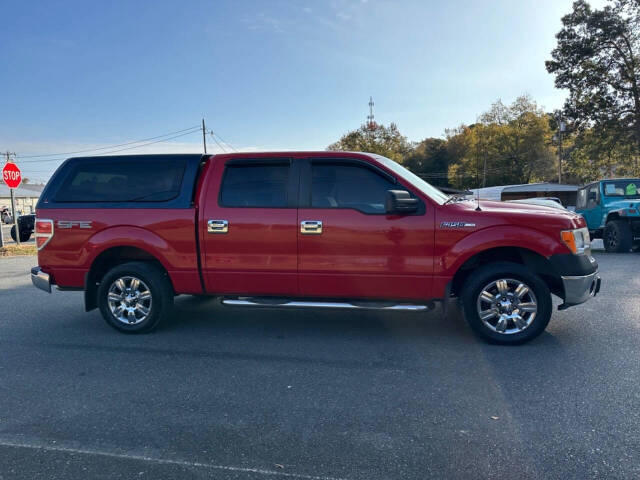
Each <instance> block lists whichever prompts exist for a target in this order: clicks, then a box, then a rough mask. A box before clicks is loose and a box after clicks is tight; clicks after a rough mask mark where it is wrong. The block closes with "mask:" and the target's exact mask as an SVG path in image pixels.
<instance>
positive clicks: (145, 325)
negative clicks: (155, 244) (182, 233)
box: [97, 262, 174, 333]
mask: <svg viewBox="0 0 640 480" xmlns="http://www.w3.org/2000/svg"><path fill="white" fill-rule="evenodd" d="M124 277H135V278H137V279H139V280H141V281H142V283H143V285H144V286H145V287H147V288H148V291H149V292H150V294H151V301H150V308H149V309H148V314H147V315H146V316H145V317H144V319H143V320H141V321H140V322H139V323H134V324H129V323H123V321H122V320H119V319H118V317H116V315H114V313H113V312H112V311H111V308H110V306H109V299H108V298H109V291H110V289H111V288H112V285H114V282H115V281H116V280H118V279H119V278H124ZM97 295H98V307H99V308H100V312H101V313H102V317H103V318H104V319H105V321H106V322H107V323H108V324H109V325H111V326H112V327H113V328H115V329H116V330H119V331H121V332H124V333H148V332H151V331H153V330H155V329H156V328H158V327H159V326H160V325H161V324H162V323H163V322H164V321H166V319H167V318H168V317H169V316H170V314H171V310H172V308H173V297H174V292H173V287H172V286H171V281H170V280H169V276H168V275H167V273H166V272H165V271H164V270H163V269H162V268H160V267H158V266H156V265H154V264H153V263H149V262H129V263H123V264H122V265H118V266H117V267H114V268H112V269H111V270H109V271H108V272H107V274H106V275H105V276H104V278H103V279H102V281H101V282H100V286H99V287H98V293H97ZM122 305H124V303H123V304H122Z"/></svg>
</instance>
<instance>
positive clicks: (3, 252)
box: [0, 244, 38, 257]
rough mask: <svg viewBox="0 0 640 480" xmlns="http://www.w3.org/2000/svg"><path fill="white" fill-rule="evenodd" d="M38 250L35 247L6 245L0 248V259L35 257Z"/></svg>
mask: <svg viewBox="0 0 640 480" xmlns="http://www.w3.org/2000/svg"><path fill="white" fill-rule="evenodd" d="M37 254H38V249H37V248H36V246H35V245H33V244H32V245H20V246H18V245H6V246H4V247H0V257H15V256H18V255H37Z"/></svg>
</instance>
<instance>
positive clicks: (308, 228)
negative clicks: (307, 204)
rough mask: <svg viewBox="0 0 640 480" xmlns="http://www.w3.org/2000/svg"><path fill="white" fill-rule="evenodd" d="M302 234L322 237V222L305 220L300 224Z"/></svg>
mask: <svg viewBox="0 0 640 480" xmlns="http://www.w3.org/2000/svg"><path fill="white" fill-rule="evenodd" d="M300 233H303V234H305V235H320V234H321V233H322V222H321V221H320V220H303V221H302V222H300Z"/></svg>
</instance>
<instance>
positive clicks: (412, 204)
mask: <svg viewBox="0 0 640 480" xmlns="http://www.w3.org/2000/svg"><path fill="white" fill-rule="evenodd" d="M418 206H419V202H418V199H417V198H411V195H410V194H409V192H407V191H406V190H387V201H386V204H385V209H386V212H387V213H388V214H399V215H403V214H408V213H415V212H417V211H418Z"/></svg>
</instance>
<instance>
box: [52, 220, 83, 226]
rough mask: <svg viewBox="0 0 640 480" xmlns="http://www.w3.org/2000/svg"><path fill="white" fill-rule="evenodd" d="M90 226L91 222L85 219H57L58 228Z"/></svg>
mask: <svg viewBox="0 0 640 480" xmlns="http://www.w3.org/2000/svg"><path fill="white" fill-rule="evenodd" d="M74 227H75V228H91V222H90V221H85V220H58V228H74Z"/></svg>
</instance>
